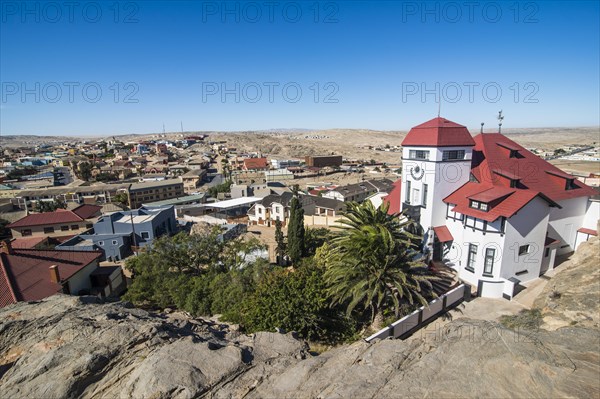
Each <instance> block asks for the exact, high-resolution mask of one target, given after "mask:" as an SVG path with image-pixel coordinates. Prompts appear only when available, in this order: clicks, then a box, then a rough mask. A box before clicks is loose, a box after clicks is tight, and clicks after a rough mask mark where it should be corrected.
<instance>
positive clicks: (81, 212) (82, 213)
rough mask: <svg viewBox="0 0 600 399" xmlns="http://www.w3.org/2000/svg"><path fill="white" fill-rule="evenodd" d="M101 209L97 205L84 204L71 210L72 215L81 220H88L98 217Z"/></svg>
mask: <svg viewBox="0 0 600 399" xmlns="http://www.w3.org/2000/svg"><path fill="white" fill-rule="evenodd" d="M100 210H102V207H101V206H99V205H91V204H84V205H80V206H78V207H77V208H75V209H73V213H74V214H76V215H77V216H79V217H80V218H82V219H89V218H91V217H94V216H100Z"/></svg>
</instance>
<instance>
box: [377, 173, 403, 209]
mask: <svg viewBox="0 0 600 399" xmlns="http://www.w3.org/2000/svg"><path fill="white" fill-rule="evenodd" d="M392 186H394V187H393V188H392V190H391V191H390V193H389V194H388V195H386V196H385V197H383V198H382V200H383V202H387V203H388V204H389V208H388V214H389V215H394V214H396V213H400V202H401V198H402V194H401V190H402V179H398V180H396V181H395V182H394V183H392Z"/></svg>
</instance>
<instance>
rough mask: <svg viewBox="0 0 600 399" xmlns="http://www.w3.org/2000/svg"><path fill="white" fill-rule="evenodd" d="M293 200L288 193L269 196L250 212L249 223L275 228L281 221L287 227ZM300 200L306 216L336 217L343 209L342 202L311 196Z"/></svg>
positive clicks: (305, 196)
mask: <svg viewBox="0 0 600 399" xmlns="http://www.w3.org/2000/svg"><path fill="white" fill-rule="evenodd" d="M292 198H294V194H292V193H291V192H287V191H286V192H282V193H281V194H270V195H267V196H266V197H264V198H263V199H262V200H261V201H260V202H257V203H256V204H254V205H253V206H252V207H251V208H250V209H249V210H248V220H249V223H250V224H257V225H265V226H273V225H274V223H275V221H277V220H279V221H281V223H282V225H284V226H285V225H287V223H288V219H289V217H290V205H291V201H292ZM299 199H300V206H301V207H302V209H303V210H304V214H305V215H309V216H313V215H317V216H320V215H323V216H325V215H327V214H329V215H331V216H335V215H336V212H337V213H339V212H340V210H341V209H342V208H341V206H340V204H343V203H342V202H340V201H336V200H331V199H324V198H319V197H312V196H309V195H300V197H299ZM338 203H339V204H338Z"/></svg>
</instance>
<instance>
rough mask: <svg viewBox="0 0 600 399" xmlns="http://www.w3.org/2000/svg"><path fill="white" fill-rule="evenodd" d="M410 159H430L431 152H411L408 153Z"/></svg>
mask: <svg viewBox="0 0 600 399" xmlns="http://www.w3.org/2000/svg"><path fill="white" fill-rule="evenodd" d="M408 157H409V158H410V159H429V151H423V150H410V151H409V152H408Z"/></svg>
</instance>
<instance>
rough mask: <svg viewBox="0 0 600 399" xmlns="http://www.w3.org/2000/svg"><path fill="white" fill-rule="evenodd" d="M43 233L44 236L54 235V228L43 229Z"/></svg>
mask: <svg viewBox="0 0 600 399" xmlns="http://www.w3.org/2000/svg"><path fill="white" fill-rule="evenodd" d="M44 233H45V234H49V233H54V227H44Z"/></svg>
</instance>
